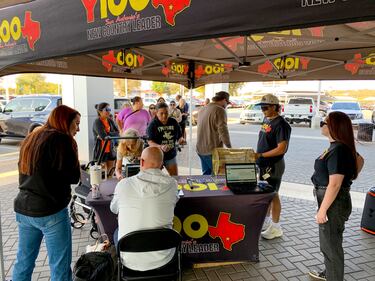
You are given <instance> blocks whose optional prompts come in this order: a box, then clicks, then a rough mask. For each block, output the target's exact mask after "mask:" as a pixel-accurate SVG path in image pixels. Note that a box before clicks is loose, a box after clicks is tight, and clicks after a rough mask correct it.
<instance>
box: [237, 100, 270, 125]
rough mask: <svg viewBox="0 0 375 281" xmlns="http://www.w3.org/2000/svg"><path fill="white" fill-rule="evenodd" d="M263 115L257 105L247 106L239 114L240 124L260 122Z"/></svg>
mask: <svg viewBox="0 0 375 281" xmlns="http://www.w3.org/2000/svg"><path fill="white" fill-rule="evenodd" d="M263 119H264V114H263V112H262V109H261V108H260V105H259V104H249V105H247V106H246V107H245V108H244V109H243V110H242V112H241V115H240V124H246V123H252V122H262V121H263Z"/></svg>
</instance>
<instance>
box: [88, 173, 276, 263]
mask: <svg viewBox="0 0 375 281" xmlns="http://www.w3.org/2000/svg"><path fill="white" fill-rule="evenodd" d="M188 178H190V179H191V180H192V182H193V187H194V188H193V189H191V188H190V186H189V185H188V184H186V179H187V177H185V176H180V177H178V178H177V180H178V182H179V189H182V190H183V193H184V196H183V197H181V198H180V200H179V201H178V203H177V205H176V208H175V219H174V228H175V229H176V230H177V231H179V232H180V233H181V235H182V237H183V240H184V241H183V244H182V252H183V254H184V256H185V258H187V259H188V260H189V261H191V262H194V263H201V262H220V261H258V260H259V249H258V242H259V236H260V232H261V228H262V224H263V221H264V218H265V216H266V213H267V208H268V206H269V203H270V202H271V200H272V198H273V196H274V194H275V193H263V194H244V195H234V194H233V193H232V192H231V191H230V190H228V188H226V187H225V178H223V177H211V176H189V177H188ZM116 184H117V180H116V179H110V180H107V181H105V182H103V183H102V184H101V185H100V192H101V194H102V197H101V198H99V199H92V197H91V193H90V194H89V195H88V197H87V199H86V203H87V204H88V205H90V206H92V207H93V208H94V210H95V213H96V218H97V223H98V227H99V231H100V232H101V233H106V234H107V235H108V236H109V237H110V238H112V237H113V232H114V230H115V229H116V228H117V219H116V215H114V214H113V213H112V212H111V211H110V202H111V200H112V197H113V192H114V189H115V187H116Z"/></svg>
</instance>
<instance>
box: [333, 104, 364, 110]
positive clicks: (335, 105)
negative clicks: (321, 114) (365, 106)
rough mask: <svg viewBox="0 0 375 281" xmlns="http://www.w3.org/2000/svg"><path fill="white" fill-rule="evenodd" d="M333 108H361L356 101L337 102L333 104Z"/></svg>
mask: <svg viewBox="0 0 375 281" xmlns="http://www.w3.org/2000/svg"><path fill="white" fill-rule="evenodd" d="M332 109H334V110H339V109H346V110H361V108H360V107H359V104H358V103H356V102H335V103H334V104H333V105H332Z"/></svg>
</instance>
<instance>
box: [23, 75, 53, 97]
mask: <svg viewBox="0 0 375 281" xmlns="http://www.w3.org/2000/svg"><path fill="white" fill-rule="evenodd" d="M58 88H59V87H58V84H55V83H51V82H46V77H45V76H44V75H42V74H39V73H31V74H21V75H19V76H18V77H17V78H16V94H19V95H25V94H42V93H45V94H47V93H48V94H58Z"/></svg>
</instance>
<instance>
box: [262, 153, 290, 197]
mask: <svg viewBox="0 0 375 281" xmlns="http://www.w3.org/2000/svg"><path fill="white" fill-rule="evenodd" d="M284 171H285V161H284V158H283V159H281V160H279V161H278V162H276V163H275V164H273V165H271V166H269V167H259V173H260V178H261V179H263V175H264V174H266V173H268V174H269V175H270V177H269V178H267V179H266V181H267V182H268V184H270V185H271V186H272V187H273V188H274V189H275V191H276V192H279V189H280V185H281V179H282V177H283V174H284Z"/></svg>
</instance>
